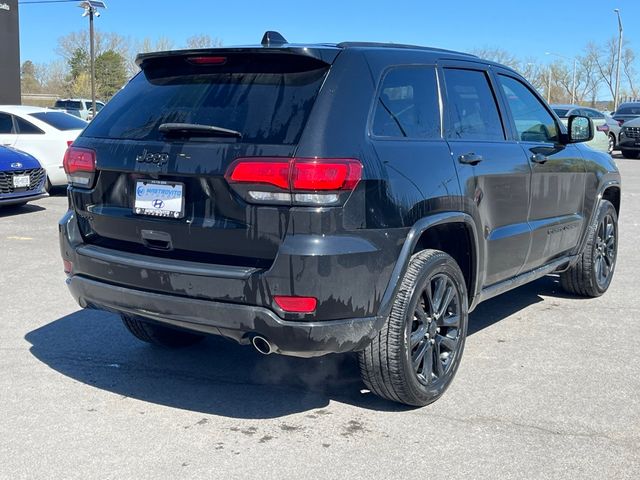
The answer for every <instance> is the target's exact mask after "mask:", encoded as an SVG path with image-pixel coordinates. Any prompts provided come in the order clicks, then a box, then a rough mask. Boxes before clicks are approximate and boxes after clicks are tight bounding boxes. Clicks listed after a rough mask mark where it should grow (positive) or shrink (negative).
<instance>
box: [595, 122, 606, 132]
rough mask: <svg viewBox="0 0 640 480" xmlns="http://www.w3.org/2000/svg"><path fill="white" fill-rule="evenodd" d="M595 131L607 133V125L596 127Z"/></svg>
mask: <svg viewBox="0 0 640 480" xmlns="http://www.w3.org/2000/svg"><path fill="white" fill-rule="evenodd" d="M596 129H597V130H598V131H599V132H608V131H609V125H607V124H606V123H605V124H604V125H598V127H596Z"/></svg>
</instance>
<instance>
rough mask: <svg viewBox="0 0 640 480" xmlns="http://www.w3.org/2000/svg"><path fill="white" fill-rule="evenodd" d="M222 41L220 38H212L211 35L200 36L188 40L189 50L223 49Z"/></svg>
mask: <svg viewBox="0 0 640 480" xmlns="http://www.w3.org/2000/svg"><path fill="white" fill-rule="evenodd" d="M221 46H222V41H220V39H218V38H211V36H210V35H207V34H200V35H194V36H192V37H189V38H187V48H210V47H221Z"/></svg>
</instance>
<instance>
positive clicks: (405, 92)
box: [372, 67, 440, 139]
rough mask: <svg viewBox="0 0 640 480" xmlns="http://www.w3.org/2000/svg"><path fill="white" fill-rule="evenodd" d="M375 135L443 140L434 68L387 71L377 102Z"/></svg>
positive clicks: (408, 68)
mask: <svg viewBox="0 0 640 480" xmlns="http://www.w3.org/2000/svg"><path fill="white" fill-rule="evenodd" d="M372 133H373V135H375V136H379V137H395V138H414V139H435V138H440V106H439V96H438V83H437V79H436V70H435V67H397V68H393V69H391V70H389V71H388V72H387V74H386V75H385V76H384V79H383V81H382V85H381V87H380V90H379V92H378V96H377V99H376V106H375V113H374V117H373V124H372Z"/></svg>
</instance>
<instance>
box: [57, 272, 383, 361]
mask: <svg viewBox="0 0 640 480" xmlns="http://www.w3.org/2000/svg"><path fill="white" fill-rule="evenodd" d="M67 285H68V287H69V290H70V291H71V294H72V295H73V297H74V298H75V299H76V301H77V302H78V303H79V304H80V306H82V307H84V308H97V309H101V310H107V311H111V312H114V313H129V314H133V315H140V316H143V317H145V318H148V319H151V320H155V321H157V322H160V323H164V324H167V325H172V326H174V327H178V328H183V329H187V330H191V331H197V332H202V333H207V334H213V335H220V336H223V337H227V338H231V339H233V340H236V341H237V342H239V343H241V344H249V343H250V341H251V338H252V337H253V336H255V335H261V336H263V337H265V338H266V339H267V340H268V341H269V342H270V343H271V345H272V348H273V350H274V352H276V353H280V354H283V355H292V356H296V357H314V356H320V355H325V354H328V353H342V352H350V351H357V350H362V349H363V348H364V347H366V345H367V344H368V343H369V342H370V341H371V340H372V339H373V338H374V337H375V335H376V334H377V332H378V328H379V323H380V322H379V320H380V319H378V318H377V317H370V318H357V319H348V320H332V321H328V322H296V321H285V320H282V319H281V318H279V317H278V316H277V315H276V314H275V313H273V312H272V311H271V310H269V309H268V308H265V307H256V306H250V305H235V304H232V303H223V302H212V301H206V300H197V299H193V298H188V297H178V296H172V295H164V294H158V293H150V292H145V291H141V290H134V289H131V288H125V287H120V286H116V285H110V284H107V283H104V282H99V281H95V280H91V279H88V278H84V277H82V276H80V275H73V276H71V277H69V278H68V279H67Z"/></svg>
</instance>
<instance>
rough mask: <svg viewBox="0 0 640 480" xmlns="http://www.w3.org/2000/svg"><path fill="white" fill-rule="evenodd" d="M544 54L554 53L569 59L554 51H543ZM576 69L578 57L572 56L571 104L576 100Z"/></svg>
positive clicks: (567, 58)
mask: <svg viewBox="0 0 640 480" xmlns="http://www.w3.org/2000/svg"><path fill="white" fill-rule="evenodd" d="M544 54H545V55H555V56H556V57H560V58H564V59H565V60H571V59H570V58H569V57H565V56H564V55H560V54H559V53H554V52H544ZM577 70H578V59H577V58H575V57H574V58H573V81H572V82H571V104H572V105H573V104H574V103H575V101H576V71H577ZM549 71H551V67H549Z"/></svg>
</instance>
